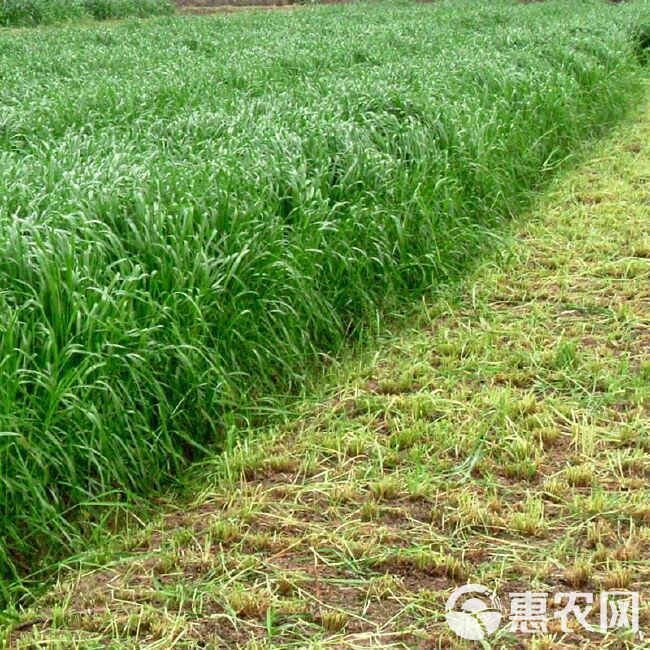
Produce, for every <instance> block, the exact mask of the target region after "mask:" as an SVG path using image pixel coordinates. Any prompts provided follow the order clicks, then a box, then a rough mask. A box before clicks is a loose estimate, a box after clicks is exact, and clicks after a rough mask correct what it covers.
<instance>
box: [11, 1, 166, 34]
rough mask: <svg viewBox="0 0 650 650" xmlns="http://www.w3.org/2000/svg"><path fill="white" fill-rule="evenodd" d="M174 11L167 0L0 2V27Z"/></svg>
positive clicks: (28, 25) (129, 16) (137, 16)
mask: <svg viewBox="0 0 650 650" xmlns="http://www.w3.org/2000/svg"><path fill="white" fill-rule="evenodd" d="M173 12H174V5H173V4H172V3H171V1H170V0H0V27H33V26H36V25H51V24H55V23H65V22H71V21H80V20H83V19H95V20H108V19H119V18H132V17H136V18H143V17H147V16H158V15H161V14H171V13H173Z"/></svg>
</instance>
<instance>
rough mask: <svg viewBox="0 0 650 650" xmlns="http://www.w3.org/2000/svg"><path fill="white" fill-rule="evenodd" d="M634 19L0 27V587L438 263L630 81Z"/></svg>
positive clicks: (428, 10)
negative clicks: (35, 31) (0, 576)
mask: <svg viewBox="0 0 650 650" xmlns="http://www.w3.org/2000/svg"><path fill="white" fill-rule="evenodd" d="M649 10H650V5H649V4H648V3H647V2H640V3H634V4H626V5H625V6H610V5H607V4H605V3H601V2H583V3H580V4H579V5H574V4H570V5H569V4H567V3H564V2H548V3H542V4H539V5H537V4H535V5H521V4H518V3H512V2H505V1H497V2H492V3H489V4H487V5H483V4H481V5H479V4H478V3H475V2H465V1H462V2H440V3H433V4H405V3H401V4H384V3H375V4H367V5H350V6H343V7H341V6H337V7H318V8H314V9H310V10H309V11H296V12H292V13H290V14H289V13H282V14H274V15H266V14H265V15H259V14H257V15H256V14H250V15H239V16H235V17H227V18H221V19H219V18H215V19H210V20H205V19H182V20H179V19H171V18H162V19H159V20H157V21H153V22H148V23H147V24H146V25H144V24H143V25H138V24H124V25H121V26H115V27H113V28H111V29H108V30H107V29H85V30H73V29H61V30H56V31H52V30H50V31H47V32H43V33H42V34H40V35H39V38H38V39H37V40H36V39H34V38H33V33H17V32H16V33H5V34H3V35H0V70H1V71H2V72H1V74H2V84H1V85H0V167H1V168H2V169H3V174H2V177H1V178H0V432H1V433H0V472H1V474H0V525H1V526H2V533H3V534H2V537H1V538H0V563H1V565H2V573H3V575H4V577H5V578H6V579H7V580H11V579H13V578H14V577H16V575H20V574H22V573H24V572H25V571H28V570H30V569H33V568H34V567H35V566H37V564H36V563H35V558H36V557H40V558H41V560H42V561H47V560H48V554H47V553H45V549H48V551H51V552H55V551H56V550H57V549H60V548H61V546H62V545H64V546H65V545H71V544H72V543H73V542H74V540H75V539H76V537H77V535H78V534H79V532H80V531H83V530H85V529H86V527H87V525H88V522H89V518H88V513H96V512H98V510H99V509H100V507H101V506H102V505H106V504H108V503H114V502H116V501H119V500H122V499H125V498H126V497H127V496H128V495H129V494H148V493H151V492H152V491H153V490H156V489H158V488H159V487H160V486H161V485H162V484H164V482H165V481H166V480H167V479H168V478H169V477H170V476H171V475H173V474H174V473H175V472H176V471H178V469H179V468H181V467H182V466H184V465H185V464H186V463H187V462H189V461H191V460H192V459H194V458H196V456H197V454H200V453H201V452H202V451H203V450H204V449H205V448H206V447H209V446H211V445H214V444H216V443H218V442H219V441H220V440H222V439H223V438H224V436H226V435H228V433H229V432H230V431H231V430H232V428H233V426H235V425H236V424H237V422H238V421H239V419H238V418H246V419H249V420H251V419H254V418H256V417H258V416H261V415H265V414H267V413H269V412H270V411H271V410H272V409H274V408H275V407H276V406H277V404H278V400H279V399H281V397H278V396H284V395H286V394H287V393H289V392H291V391H295V390H297V389H299V387H300V385H301V382H302V381H303V379H304V376H305V373H306V372H308V371H309V368H310V367H311V366H313V365H314V364H316V363H317V362H318V361H319V359H321V355H322V354H324V353H332V352H336V351H337V350H338V349H339V348H340V346H341V345H342V344H343V343H344V341H345V340H346V339H347V338H348V337H349V336H351V335H354V334H355V333H356V332H358V331H359V328H360V327H362V326H363V324H364V323H367V322H368V320H369V319H371V318H374V317H375V315H376V314H378V313H381V311H382V310H386V309H389V308H391V307H392V306H394V305H395V304H396V303H398V302H400V301H404V300H408V299H410V298H412V297H414V296H417V295H420V294H421V293H422V292H424V291H427V290H429V289H430V288H431V287H432V286H436V284H438V283H440V282H444V281H445V280H446V279H447V278H449V277H450V276H452V275H455V274H458V273H460V272H462V270H463V269H464V268H465V267H466V266H467V264H468V261H469V260H470V259H471V257H472V255H474V254H475V253H476V251H477V248H478V247H479V246H482V245H486V244H489V242H490V241H491V233H492V232H493V230H494V228H495V227H497V226H498V224H499V222H500V221H501V220H502V219H504V218H506V217H508V216H509V215H510V214H511V213H512V212H513V211H514V210H515V209H516V208H517V206H518V205H519V204H520V202H521V200H522V198H523V197H525V195H526V191H527V190H528V189H529V188H531V187H532V186H534V185H536V184H538V183H539V182H540V181H541V180H542V179H543V178H544V176H545V175H546V174H548V173H549V172H551V171H552V170H553V169H555V168H556V166H557V165H558V164H560V163H561V162H562V161H563V160H565V159H566V157H567V156H568V155H570V154H571V153H572V152H574V151H575V150H576V145H577V143H578V142H580V140H581V139H584V138H588V137H591V136H593V135H594V134H596V133H597V132H599V131H601V130H602V129H603V128H605V127H606V126H607V125H608V124H611V123H612V122H613V121H614V120H615V119H616V118H618V117H619V116H620V115H621V114H622V112H623V111H624V110H625V109H626V107H627V106H628V105H629V103H630V102H631V100H632V99H633V98H634V96H635V95H636V90H637V87H638V86H639V70H640V57H639V56H638V55H639V52H640V47H641V46H640V41H639V38H638V33H639V32H638V25H639V24H642V22H643V18H644V17H645V20H646V21H647V16H648V12H649ZM635 34H636V35H637V36H636V37H635V36H634V35H635ZM93 506H94V507H93Z"/></svg>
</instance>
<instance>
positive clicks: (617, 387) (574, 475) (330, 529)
mask: <svg viewBox="0 0 650 650" xmlns="http://www.w3.org/2000/svg"><path fill="white" fill-rule="evenodd" d="M649 183H650V105H649V106H648V108H647V109H646V110H645V112H644V113H643V115H642V116H641V118H640V119H639V120H638V121H637V122H636V123H635V124H634V125H632V126H628V127H626V128H625V129H622V130H620V131H618V132H617V133H616V135H615V137H614V138H613V139H612V140H611V141H610V142H609V143H607V144H604V145H603V146H602V147H601V146H598V148H597V150H596V151H594V152H593V160H592V161H591V162H589V163H586V164H584V165H581V166H580V168H579V169H577V170H576V171H574V172H572V173H570V174H568V175H567V176H566V177H565V178H563V179H561V181H559V182H558V183H557V184H554V186H553V187H552V188H551V191H550V192H549V193H548V195H547V196H545V197H544V198H543V199H542V200H540V201H539V203H538V204H537V205H536V207H535V209H534V210H533V213H532V214H531V215H529V216H527V218H526V219H525V220H524V219H521V220H518V222H517V223H516V224H514V227H513V228H512V232H514V234H515V237H514V238H513V239H512V240H507V244H504V245H503V247H502V249H501V251H500V252H499V253H498V254H497V255H496V256H494V257H489V258H488V259H486V260H485V262H484V263H483V264H482V265H481V267H480V268H478V269H477V270H476V271H475V272H474V273H472V274H471V275H470V276H469V277H467V278H466V279H465V281H464V283H463V284H464V286H463V287H462V290H461V291H460V292H459V291H458V290H456V289H454V290H451V291H449V292H446V293H445V295H443V296H442V297H440V298H439V299H438V300H436V301H427V302H426V303H425V304H424V306H423V307H422V309H421V310H416V311H415V313H414V314H412V318H411V319H410V320H409V322H408V324H407V325H405V326H403V327H401V328H398V329H397V330H396V331H394V333H393V336H390V337H389V336H386V339H385V341H384V343H383V345H381V346H375V345H373V346H372V349H371V350H368V351H367V352H366V353H364V354H362V355H361V356H355V357H354V358H353V359H352V360H350V359H348V360H347V361H345V362H343V363H342V364H341V366H340V367H339V368H336V369H334V371H333V372H332V373H331V375H330V376H329V377H328V383H329V387H328V388H327V389H326V390H323V393H324V397H323V396H322V395H321V397H320V399H318V400H313V401H312V402H311V403H306V404H304V405H303V408H302V413H300V414H299V415H298V416H296V417H295V418H293V419H292V420H291V421H290V422H289V423H288V424H286V425H283V426H280V427H276V428H274V429H272V430H268V429H266V430H262V431H259V432H256V435H255V436H254V437H253V438H252V439H249V440H247V441H246V442H242V441H239V443H238V444H236V445H234V446H233V448H231V449H230V450H228V452H227V453H226V454H225V455H223V456H222V457H220V458H217V459H216V460H214V461H212V462H210V463H209V464H205V465H204V466H203V467H202V468H201V470H200V471H197V473H196V474H197V479H196V480H195V481H194V482H192V483H191V484H190V486H189V487H190V488H191V492H190V490H188V494H190V495H191V496H190V498H189V499H188V500H180V499H179V500H177V501H176V502H175V503H172V504H170V505H169V506H168V508H167V509H166V515H165V516H164V517H160V518H158V519H156V520H154V521H150V522H148V523H147V525H145V526H144V527H140V528H139V529H138V530H137V531H136V532H134V533H131V534H129V535H126V536H125V537H123V538H122V539H119V540H117V541H116V542H115V543H114V546H113V548H107V547H102V548H100V549H98V550H97V549H95V551H93V552H92V553H91V554H88V555H86V557H85V558H84V561H83V562H80V563H79V564H77V562H76V561H70V562H68V567H67V568H66V569H63V570H62V572H61V579H60V581H59V583H58V584H57V586H56V587H55V588H54V589H53V590H51V591H50V592H49V593H48V594H47V595H46V596H45V597H43V598H42V599H41V600H40V601H39V602H38V603H37V605H36V606H35V607H33V608H31V609H30V610H29V611H26V612H23V613H22V614H21V615H20V616H19V617H18V620H17V623H16V625H15V627H14V628H13V629H12V628H7V629H5V630H4V640H9V641H10V643H9V646H10V647H11V648H12V650H14V649H15V650H36V649H37V648H57V649H58V650H71V649H73V648H80V649H83V650H93V649H95V648H97V649H99V648H115V649H116V650H117V649H118V648H119V649H120V650H127V649H133V650H135V649H136V648H137V649H138V650H153V649H154V648H155V649H157V650H167V649H169V650H171V649H174V650H180V649H186V650H198V649H199V648H201V649H209V650H217V649H219V650H221V649H224V650H226V649H227V650H236V649H237V648H242V649H243V648H246V649H247V650H262V649H265V650H272V649H273V648H278V649H279V648H284V649H287V648H296V649H300V650H307V649H311V650H323V649H325V648H328V649H332V650H334V649H337V650H348V649H349V650H352V649H361V648H394V649H395V650H397V649H398V648H399V649H402V650H406V649H407V648H409V649H410V648H418V649H421V650H425V649H433V648H459V649H460V648H477V647H485V648H495V649H497V648H498V649H499V650H502V649H504V648H525V649H526V650H551V649H553V650H561V649H564V648H583V649H584V648H590V649H591V648H601V649H602V650H605V649H608V650H633V649H635V650H641V649H642V648H648V647H650V646H649V645H648V633H650V492H649V483H648V478H650V412H649V410H648V407H649V406H650V363H649V360H648V346H649V345H650V292H649V288H650V205H649V204H648V187H649ZM504 234H505V233H504ZM467 582H470V583H479V584H483V585H485V586H486V587H488V588H489V589H495V590H497V592H498V594H499V596H500V598H501V602H502V605H503V607H504V611H505V614H506V615H507V614H508V613H509V612H510V604H511V600H510V598H509V597H508V594H509V593H512V592H519V591H533V592H537V593H546V594H548V597H547V599H546V600H545V602H546V603H547V610H546V612H545V615H546V616H547V617H548V620H547V621H545V626H546V630H545V631H544V630H543V629H541V628H540V629H538V631H537V633H535V634H532V633H531V634H526V633H523V632H521V631H517V632H513V631H510V630H509V629H508V628H509V625H508V621H507V620H505V619H504V620H503V621H502V624H501V626H500V627H499V630H498V631H497V632H495V633H494V634H493V635H491V636H489V637H488V638H487V639H486V640H485V641H484V643H483V645H481V644H479V643H474V642H473V643H468V642H462V641H461V640H460V639H459V638H458V637H457V636H455V635H454V634H453V633H452V631H451V630H450V629H449V628H448V627H447V625H446V623H445V621H444V606H445V601H446V600H447V598H448V596H449V595H450V593H451V592H452V590H453V589H454V588H456V587H458V586H460V585H463V584H465V583H467ZM604 590H623V591H626V590H629V591H632V592H638V593H639V594H640V598H641V605H640V608H639V631H640V632H641V633H645V639H644V638H643V637H642V635H641V634H639V633H634V632H633V631H632V630H630V629H629V622H628V628H627V629H625V627H624V628H622V629H617V628H615V627H612V626H609V629H607V630H602V631H592V632H589V631H588V630H586V629H585V628H584V627H582V626H581V625H580V624H579V622H578V620H577V619H576V617H575V616H573V615H571V616H569V617H568V618H567V623H568V629H567V630H563V629H562V624H561V620H560V619H558V618H555V617H554V614H556V613H558V612H559V611H560V610H561V609H562V607H563V606H564V604H565V603H566V597H564V598H563V599H561V600H560V601H559V602H555V597H556V596H557V595H559V594H562V593H565V594H566V593H568V592H572V591H573V592H578V593H581V592H582V593H592V594H595V599H596V603H598V602H599V599H598V594H599V593H600V592H601V591H604ZM461 602H462V601H461ZM577 602H578V603H580V607H581V608H584V605H585V603H584V600H583V599H579V600H578V601H577ZM586 620H587V622H588V623H589V624H591V625H592V626H598V622H599V611H598V609H597V608H595V609H594V610H593V611H591V612H587V619H586ZM0 638H3V637H2V635H1V633H0Z"/></svg>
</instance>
